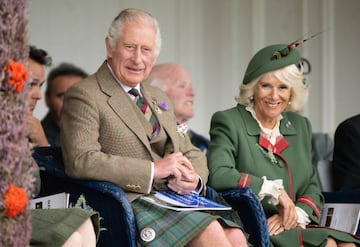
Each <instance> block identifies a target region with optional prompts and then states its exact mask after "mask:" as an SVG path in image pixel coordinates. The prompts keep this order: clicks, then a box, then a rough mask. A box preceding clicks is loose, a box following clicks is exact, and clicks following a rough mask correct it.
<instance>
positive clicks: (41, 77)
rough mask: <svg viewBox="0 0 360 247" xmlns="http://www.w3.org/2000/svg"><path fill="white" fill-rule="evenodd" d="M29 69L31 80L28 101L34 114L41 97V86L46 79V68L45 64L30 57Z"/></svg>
mask: <svg viewBox="0 0 360 247" xmlns="http://www.w3.org/2000/svg"><path fill="white" fill-rule="evenodd" d="M28 70H29V76H30V77H29V78H30V80H31V82H30V88H29V91H28V94H27V103H28V105H29V110H30V113H31V114H33V111H34V109H35V107H36V103H37V102H38V100H40V99H41V86H42V85H43V84H44V81H45V69H44V66H43V65H41V64H39V63H36V62H35V61H33V60H31V59H29V60H28Z"/></svg>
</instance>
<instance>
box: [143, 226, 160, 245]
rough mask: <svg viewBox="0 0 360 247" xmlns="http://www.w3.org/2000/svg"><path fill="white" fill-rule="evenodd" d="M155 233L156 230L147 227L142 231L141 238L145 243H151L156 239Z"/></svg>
mask: <svg viewBox="0 0 360 247" xmlns="http://www.w3.org/2000/svg"><path fill="white" fill-rule="evenodd" d="M155 235H156V234H155V231H154V229H152V228H150V227H145V228H144V229H142V230H141V232H140V237H141V239H142V240H144V241H145V242H150V241H153V240H154V238H155Z"/></svg>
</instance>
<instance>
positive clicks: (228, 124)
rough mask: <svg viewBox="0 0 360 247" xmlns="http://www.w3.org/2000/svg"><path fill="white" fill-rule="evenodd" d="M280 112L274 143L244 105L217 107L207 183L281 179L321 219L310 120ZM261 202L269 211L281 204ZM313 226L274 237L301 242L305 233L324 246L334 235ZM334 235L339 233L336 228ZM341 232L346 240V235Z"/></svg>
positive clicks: (224, 185)
mask: <svg viewBox="0 0 360 247" xmlns="http://www.w3.org/2000/svg"><path fill="white" fill-rule="evenodd" d="M282 115H283V119H282V120H281V121H280V133H281V134H282V135H283V137H284V138H280V139H278V140H277V143H276V144H275V146H272V145H271V144H270V143H269V142H268V141H267V140H266V139H265V138H263V137H262V136H261V135H260V127H259V125H258V124H257V122H256V120H255V119H254V118H253V117H252V115H251V113H250V112H248V111H247V110H246V109H245V107H244V106H242V105H237V106H236V107H233V108H231V109H228V110H225V111H220V112H216V113H215V114H214V115H213V117H212V120H211V128H210V137H211V142H210V148H209V156H208V166H209V172H210V174H209V185H210V186H211V187H213V188H214V189H216V190H218V191H222V190H226V189H232V188H242V187H248V186H250V187H251V188H252V189H253V191H254V192H255V194H258V193H259V191H260V189H261V185H262V182H263V180H262V177H263V176H266V177H267V179H268V180H273V179H282V180H283V185H284V187H285V190H286V191H287V193H288V194H289V196H290V197H291V198H292V200H293V201H294V203H295V205H296V206H297V207H300V208H302V209H303V210H304V211H305V212H306V213H307V214H308V215H309V217H310V219H311V220H312V221H313V222H314V223H319V217H320V210H321V208H322V206H323V196H322V194H321V189H320V186H319V182H318V179H317V175H316V172H315V169H314V167H313V165H312V163H311V135H312V134H311V133H312V130H311V125H310V122H309V120H308V119H307V118H305V117H303V116H301V115H299V114H296V113H293V112H285V113H283V114H282ZM269 145H270V146H272V150H273V152H274V153H275V154H274V156H275V159H276V162H277V164H274V163H272V162H271V161H270V159H269V158H268V157H267V156H266V155H265V153H267V152H268V151H267V150H268V147H269ZM260 146H261V147H260ZM262 205H263V208H264V211H265V213H266V214H267V215H268V216H270V215H272V214H275V213H277V208H276V207H275V206H272V205H270V204H268V202H267V200H266V199H264V200H262ZM314 230H315V231H316V230H318V229H311V230H310V232H309V231H306V233H305V232H304V233H302V234H303V236H302V237H300V236H299V232H300V231H298V230H296V229H294V230H292V231H287V232H284V233H281V234H279V235H278V236H277V237H272V243H273V244H274V243H275V242H276V244H275V246H297V243H299V241H300V240H299V239H301V238H304V237H305V236H306V238H307V239H304V242H306V241H307V240H308V239H311V241H310V242H312V243H314V244H315V246H322V243H323V242H324V241H326V237H327V236H328V235H332V233H329V232H330V231H327V230H326V231H323V235H322V234H320V233H319V231H318V232H316V233H315V234H312V233H311V231H314ZM332 232H333V231H332ZM285 235H286V236H287V237H286V238H284V239H282V237H281V236H285ZM335 235H336V238H337V237H338V236H337V235H338V233H336V234H335ZM341 235H344V234H341ZM290 236H292V237H290ZM294 236H295V238H296V236H297V237H298V238H297V239H296V240H295V239H294V241H290V243H291V245H289V242H288V241H289V238H293V237H294ZM279 238H280V240H279ZM313 238H314V239H313ZM339 238H340V239H344V240H346V239H347V236H346V237H345V238H342V237H339ZM274 239H277V240H276V241H274ZM277 241H279V242H277ZM282 241H284V242H282ZM280 243H283V244H284V245H282V244H280ZM293 244H294V245H293ZM305 246H306V245H305Z"/></svg>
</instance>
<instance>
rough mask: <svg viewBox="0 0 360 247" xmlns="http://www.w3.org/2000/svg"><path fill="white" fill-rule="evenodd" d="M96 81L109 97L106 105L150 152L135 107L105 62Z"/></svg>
mask: <svg viewBox="0 0 360 247" xmlns="http://www.w3.org/2000/svg"><path fill="white" fill-rule="evenodd" d="M99 78H102V79H101V82H100V81H99ZM97 81H98V85H99V87H100V90H101V91H102V92H103V93H104V94H106V95H108V96H109V99H108V101H107V103H108V104H109V106H110V107H111V108H112V109H113V111H114V112H115V114H116V115H118V116H119V118H120V119H121V121H123V122H124V123H125V124H126V125H127V126H128V128H129V129H130V130H131V131H133V132H134V133H135V135H136V136H137V137H138V138H139V139H140V140H141V141H142V142H143V144H144V145H145V146H146V148H147V149H148V150H149V152H151V148H150V144H149V141H148V137H147V136H146V134H144V127H143V125H142V124H141V122H140V121H139V118H138V116H137V114H136V112H135V111H134V110H135V109H136V108H134V107H136V105H135V104H134V103H133V102H132V101H131V99H130V97H129V96H128V95H127V93H126V92H125V91H124V90H123V89H122V87H121V86H120V85H119V84H118V83H117V82H116V80H115V79H114V78H113V76H112V74H111V72H110V71H109V69H108V68H107V66H106V62H104V64H103V65H102V66H101V67H100V69H99V70H98V72H97Z"/></svg>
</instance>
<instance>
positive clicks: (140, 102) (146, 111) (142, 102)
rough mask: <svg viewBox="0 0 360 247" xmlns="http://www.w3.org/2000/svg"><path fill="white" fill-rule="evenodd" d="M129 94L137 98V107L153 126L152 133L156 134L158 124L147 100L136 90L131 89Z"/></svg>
mask: <svg viewBox="0 0 360 247" xmlns="http://www.w3.org/2000/svg"><path fill="white" fill-rule="evenodd" d="M129 94H131V95H133V96H135V100H136V105H137V106H138V107H139V108H140V110H141V111H142V113H144V115H145V117H146V119H147V120H148V121H149V122H150V124H151V126H152V133H155V132H156V130H157V127H158V126H157V125H158V124H157V121H156V118H155V116H154V114H153V113H152V111H151V109H150V107H149V106H148V104H147V102H146V100H145V99H144V97H141V95H140V93H139V91H138V90H137V89H136V88H132V89H130V90H129Z"/></svg>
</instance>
